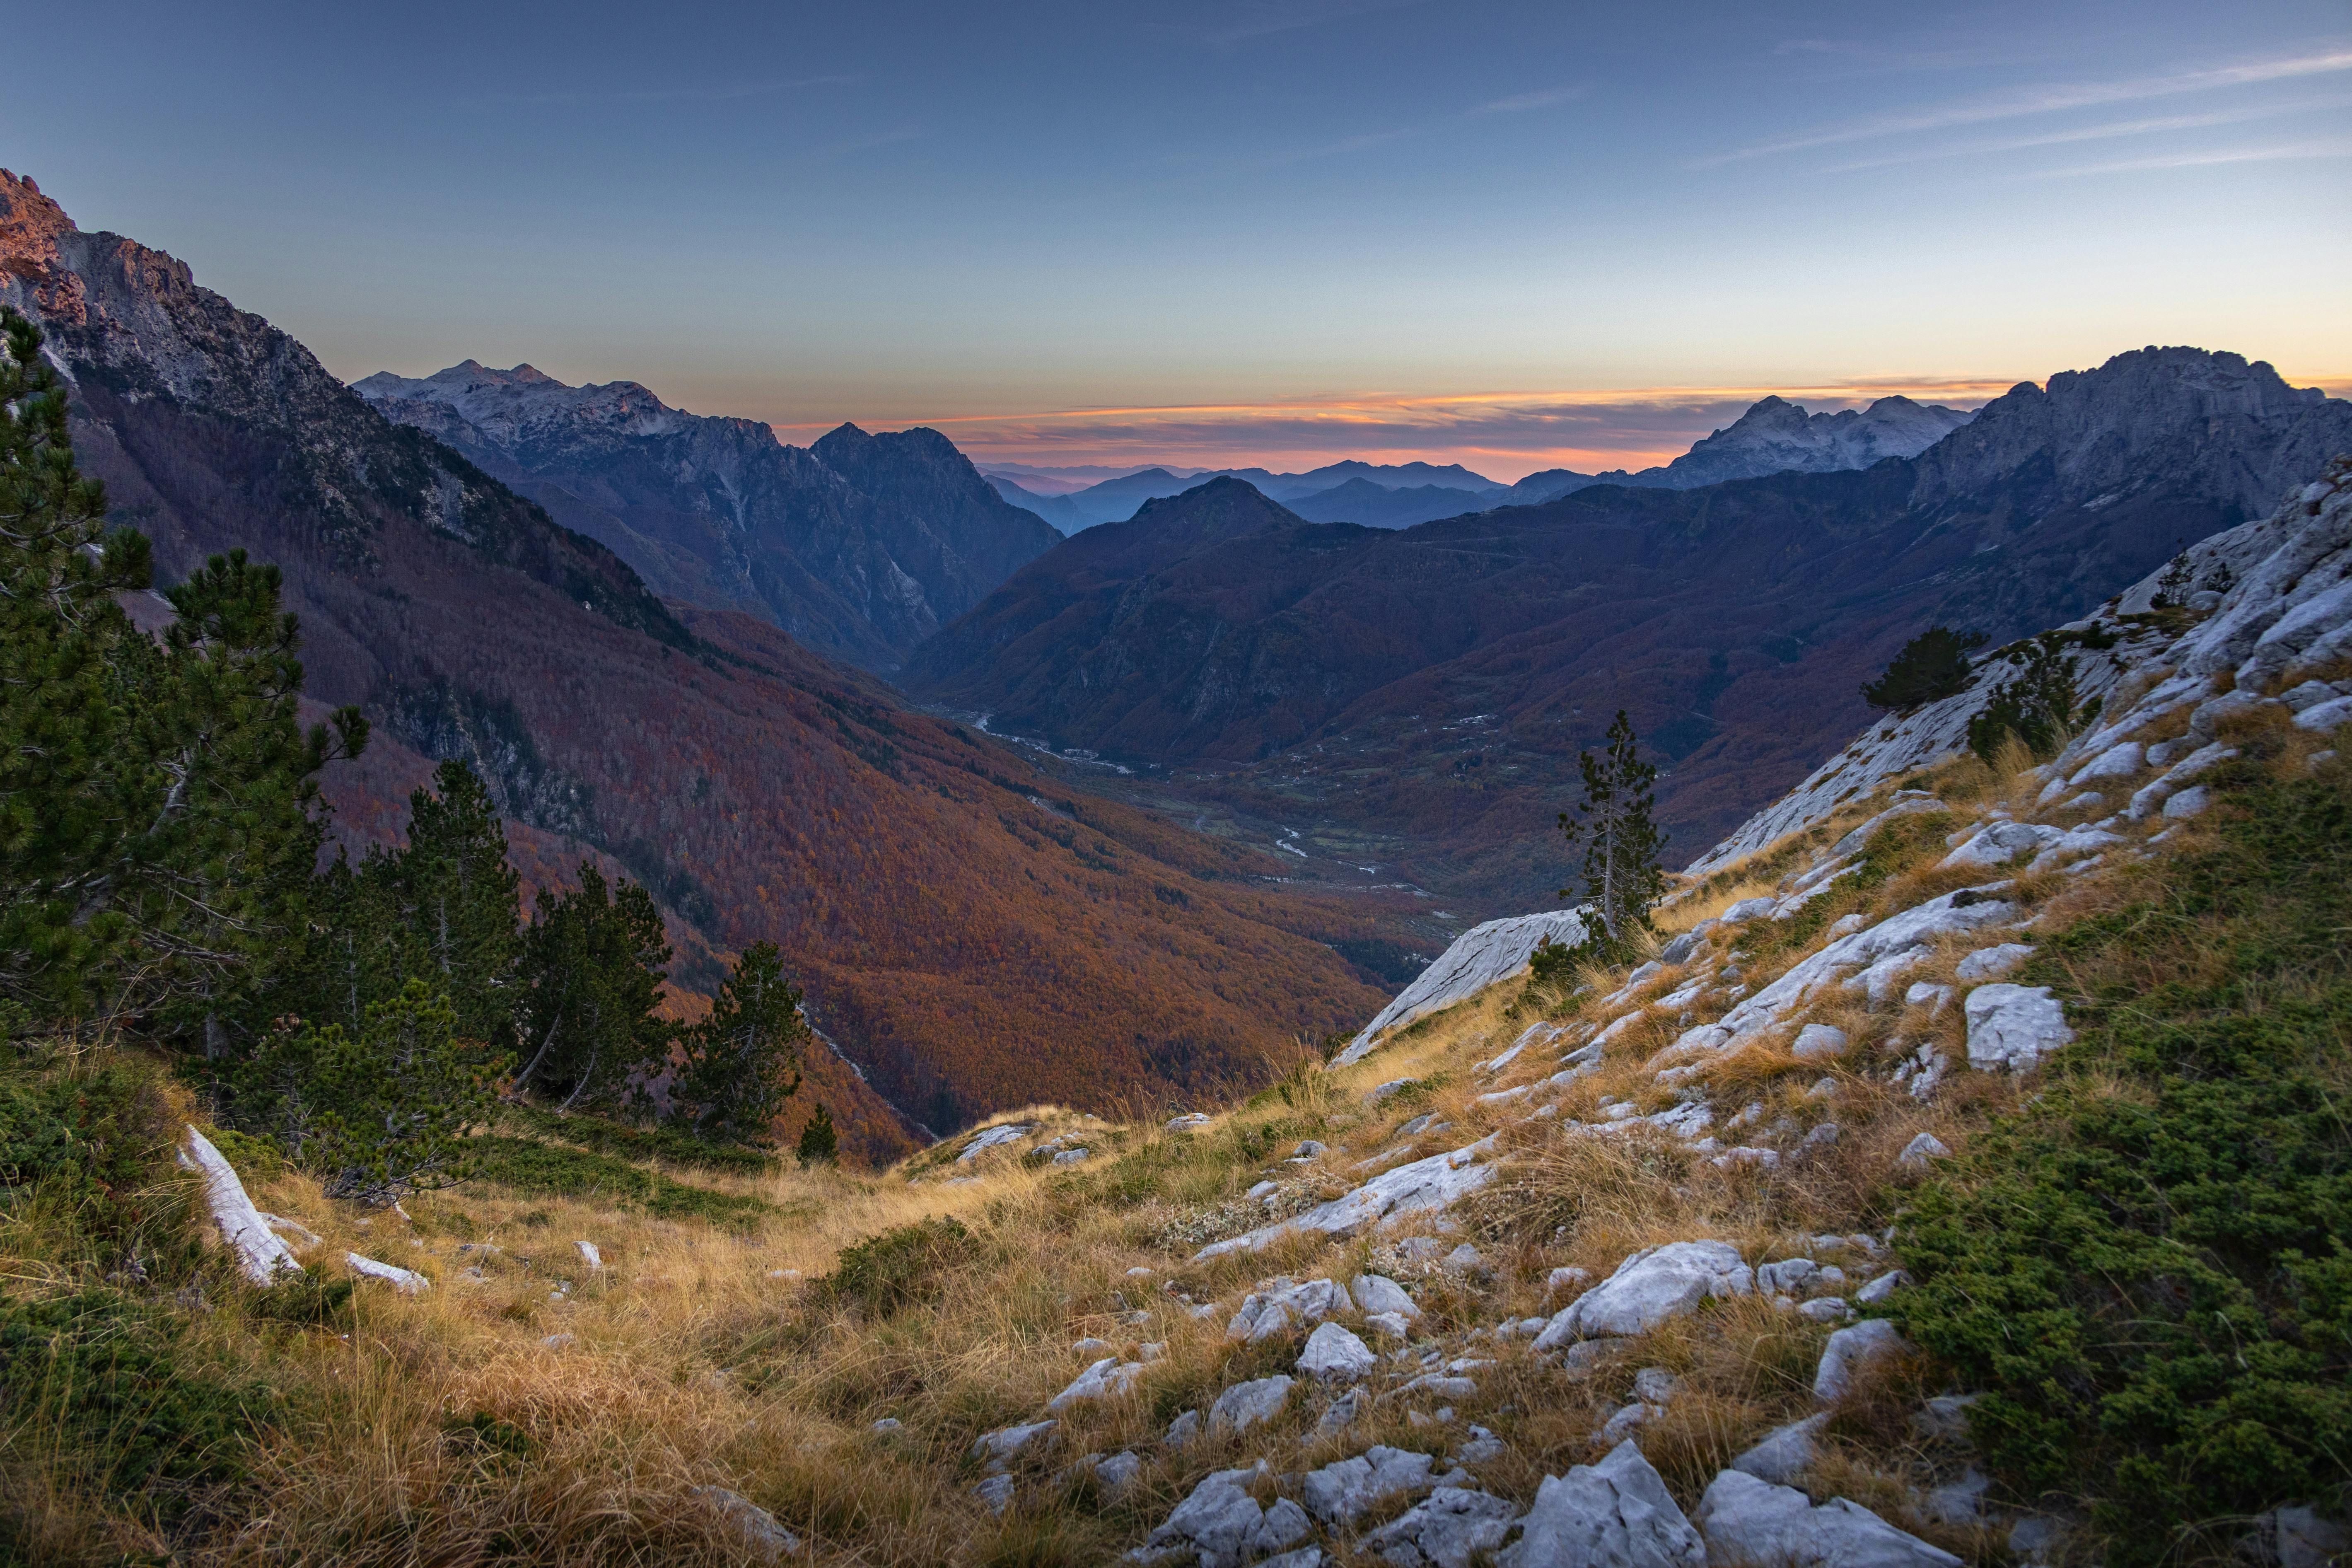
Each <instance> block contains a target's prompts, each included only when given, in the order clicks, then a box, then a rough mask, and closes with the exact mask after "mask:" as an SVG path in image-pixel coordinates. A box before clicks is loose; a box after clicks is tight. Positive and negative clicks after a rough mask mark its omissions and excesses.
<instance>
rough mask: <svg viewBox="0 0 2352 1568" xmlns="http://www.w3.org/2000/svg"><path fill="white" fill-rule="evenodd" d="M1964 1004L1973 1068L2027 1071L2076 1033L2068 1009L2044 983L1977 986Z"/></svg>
mask: <svg viewBox="0 0 2352 1568" xmlns="http://www.w3.org/2000/svg"><path fill="white" fill-rule="evenodd" d="M1966 1010H1967V1013H1968V1019H1969V1065H1970V1066H1971V1067H1975V1068H1980V1069H1985V1070H1990V1069H1991V1068H2007V1069H2008V1070H2009V1071H2011V1072H2025V1071H2028V1070H2030V1069H2031V1068H2033V1067H2034V1066H2036V1065H2037V1064H2038V1063H2040V1061H2041V1060H2042V1058H2043V1057H2044V1056H2047V1055H2048V1054H2049V1053H2050V1052H2052V1051H2054V1050H2056V1049H2057V1048H2058V1047H2061V1046H2063V1045H2067V1044H2070V1043H2071V1042H2072V1041H2073V1040H2074V1030H2072V1029H2070V1028H2068V1027H2067V1026H2066V1009H2065V1008H2064V1007H2063V1006H2062V1005H2060V1004H2059V1001H2058V999H2057V997H2056V996H2054V995H2053V994H2051V991H2050V988H2049V987H2048V986H2046V985H2035V986H2026V985H2011V984H2007V983H2005V982H2004V983H2001V984H1993V985H1979V986H1978V987H1977V988H1976V989H1975V990H1973V991H1971V992H1969V997H1968V1001H1967V1003H1966Z"/></svg>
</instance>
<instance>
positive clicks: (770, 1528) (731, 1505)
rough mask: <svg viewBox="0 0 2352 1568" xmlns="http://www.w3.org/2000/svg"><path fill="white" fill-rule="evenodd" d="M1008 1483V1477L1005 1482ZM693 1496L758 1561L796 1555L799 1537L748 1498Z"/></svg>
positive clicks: (716, 1492)
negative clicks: (721, 1522) (702, 1503)
mask: <svg viewBox="0 0 2352 1568" xmlns="http://www.w3.org/2000/svg"><path fill="white" fill-rule="evenodd" d="M1011 1484H1012V1483H1011V1480H1010V1479H1009V1478H1008V1479H1007V1481H1006V1485H1008V1486H1010V1485H1011ZM694 1495H695V1496H696V1497H698V1498H700V1499H701V1500H703V1501H704V1502H706V1503H708V1504H709V1506H710V1511H711V1512H713V1513H715V1514H717V1515H719V1518H720V1519H722V1520H724V1521H726V1522H727V1525H728V1527H729V1528H730V1530H731V1531H733V1532H734V1534H735V1537H736V1539H737V1540H739V1541H740V1542H742V1543H743V1545H744V1547H745V1548H746V1549H747V1550H749V1551H750V1552H751V1555H752V1556H753V1557H755V1558H757V1559H758V1560H760V1561H761V1562H762V1563H773V1562H774V1561H775V1560H776V1559H778V1558H779V1557H792V1556H796V1555H798V1554H799V1552H800V1550H801V1545H802V1542H801V1538H800V1537H799V1536H797V1535H794V1534H793V1532H792V1531H789V1530H786V1529H785V1528H784V1527H783V1526H782V1524H780V1523H779V1522H777V1520H776V1516H775V1515H774V1514H772V1513H770V1512H769V1511H768V1510H766V1509H764V1508H761V1506H760V1505H759V1504H758V1503H755V1502H753V1501H752V1500H751V1499H749V1498H747V1497H744V1496H742V1495H741V1494H740V1493H738V1492H731V1491H729V1490H728V1489H726V1488H725V1487H697V1488H695V1489H694ZM998 1511H999V1512H1002V1511H1003V1510H998Z"/></svg>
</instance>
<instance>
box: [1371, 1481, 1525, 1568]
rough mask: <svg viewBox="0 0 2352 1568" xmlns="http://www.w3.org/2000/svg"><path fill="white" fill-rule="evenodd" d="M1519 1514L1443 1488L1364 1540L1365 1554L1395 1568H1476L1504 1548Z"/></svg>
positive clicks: (1481, 1496) (1483, 1497)
mask: <svg viewBox="0 0 2352 1568" xmlns="http://www.w3.org/2000/svg"><path fill="white" fill-rule="evenodd" d="M1518 1515H1519V1510H1517V1509H1516V1508H1514V1507H1513V1506H1512V1505H1511V1504H1509V1503H1508V1502H1506V1501H1505V1500H1502V1499H1501V1498H1498V1497H1490V1496H1489V1495H1487V1494H1486V1493H1485V1492H1482V1491H1473V1490H1471V1489H1468V1488H1465V1487H1440V1488H1439V1489H1437V1490H1435V1491H1433V1492H1432V1493H1430V1494H1429V1496H1428V1497H1427V1498H1425V1499H1423V1500H1422V1501H1420V1502H1417V1503H1415V1504H1414V1505H1413V1506H1412V1507H1411V1508H1409V1509H1407V1510H1405V1511H1404V1512H1403V1513H1402V1514H1401V1515H1400V1516H1398V1517H1397V1518H1395V1519H1393V1520H1391V1521H1389V1522H1388V1523H1386V1524H1384V1525H1382V1526H1381V1527H1380V1529H1378V1530H1376V1531H1372V1532H1371V1533H1370V1535H1367V1536H1365V1537H1364V1541H1363V1550H1364V1551H1365V1552H1367V1553H1368V1554H1370V1555H1371V1556H1373V1557H1377V1558H1379V1559H1380V1560H1381V1562H1384V1563H1390V1564H1391V1565H1392V1568H1471V1565H1472V1563H1477V1562H1482V1561H1484V1560H1485V1558H1484V1554H1485V1553H1486V1552H1492V1551H1493V1550H1494V1549H1495V1548H1496V1547H1497V1546H1500V1545H1501V1544H1502V1543H1503V1538H1504V1537H1505V1536H1507V1535H1508V1534H1509V1533H1510V1532H1511V1523H1512V1521H1514V1520H1516V1519H1517V1518H1518Z"/></svg>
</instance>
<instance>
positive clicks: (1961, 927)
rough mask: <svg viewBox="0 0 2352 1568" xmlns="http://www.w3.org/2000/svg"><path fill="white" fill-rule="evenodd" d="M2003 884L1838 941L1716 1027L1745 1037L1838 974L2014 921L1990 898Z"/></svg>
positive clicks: (1936, 902)
mask: <svg viewBox="0 0 2352 1568" xmlns="http://www.w3.org/2000/svg"><path fill="white" fill-rule="evenodd" d="M2008 885H2009V884H2008V883H2006V882H2001V883H1995V884H1992V885H1990V886H1988V887H1981V888H1961V889H1958V890H1956V891H1954V892H1949V893H1946V894H1944V895H1942V896H1941V897H1939V898H1933V899H1929V900H1927V901H1926V902H1924V903H1919V904H1915V905H1913V906H1912V907H1911V908H1909V909H1907V910H1903V911H1902V912H1901V913H1899V914H1893V915H1889V916H1887V917H1886V919H1885V920H1883V921H1879V922H1878V923H1877V924H1876V925H1874V926H1870V927H1868V928H1866V929H1864V930H1863V931H1856V932H1854V933H1853V935H1852V936H1846V937H1840V938H1839V939H1838V940H1837V941H1835V942H1831V943H1830V944H1829V945H1828V946H1827V947H1824V948H1822V950H1821V951H1820V952H1816V953H1814V954H1813V955H1812V956H1811V958H1807V959H1804V960H1802V961H1801V962H1800V963H1795V964H1793V965H1791V966H1790V968H1789V970H1788V972H1787V973H1784V974H1782V975H1781V976H1780V979H1778V980H1776V981H1774V982H1773V983H1772V984H1769V985H1767V986H1766V987H1765V988H1764V989H1763V990H1761V991H1759V992H1758V993H1757V994H1755V995H1753V996H1750V997H1748V998H1747V999H1746V1000H1745V1001H1743V1002H1741V1003H1740V1004H1739V1005H1738V1006H1736V1007H1734V1008H1733V1009H1732V1010H1731V1011H1730V1012H1728V1013H1727V1014H1725V1015H1724V1016H1723V1018H1722V1020H1721V1022H1720V1023H1719V1024H1718V1025H1717V1027H1718V1028H1722V1029H1727V1030H1728V1031H1730V1035H1731V1037H1738V1036H1740V1035H1745V1034H1747V1033H1748V1032H1749V1031H1751V1030H1755V1029H1759V1028H1762V1027H1764V1026H1767V1025H1769V1024H1771V1023H1773V1022H1774V1021H1776V1020H1777V1019H1778V1018H1780V1016H1781V1015H1782V1014H1784V1013H1786V1012H1788V1011H1789V1010H1790V1008H1791V1007H1794V1006H1795V1005H1797V1004H1798V1003H1800V1002H1801V1001H1803V1000H1805V999H1806V998H1807V997H1809V996H1811V994H1814V993H1815V992H1816V991H1818V990H1819V989H1820V988H1822V986H1825V985H1827V984H1829V983H1830V982H1831V980H1832V978H1834V977H1835V976H1836V975H1837V974H1838V973H1840V972H1841V971H1843V970H1848V969H1866V968H1868V967H1869V966H1870V965H1872V964H1874V963H1877V962H1878V961H1879V960H1880V959H1882V958H1885V957H1887V956H1888V955H1889V954H1892V953H1898V952H1906V951H1907V950H1909V949H1912V948H1916V947H1921V946H1925V945H1927V944H1928V943H1930V942H1934V941H1935V940H1936V939H1937V938H1938V937H1941V936H1947V935H1951V934H1954V933H1957V932H1960V931H1974V930H1976V929H1977V928H1979V926H1987V925H1992V924H1995V923H1997V922H2000V921H2007V920H2011V919H2012V918H2014V917H2015V915H2016V912H2017V908H2016V906H2015V905H2014V904H2011V903H2009V902H2007V901H2005V900H2000V899H1998V898H1994V897H1991V896H1990V895H1992V894H1994V893H1996V892H1999V891H2000V890H2001V889H2004V888H2006V887H2007V886H2008Z"/></svg>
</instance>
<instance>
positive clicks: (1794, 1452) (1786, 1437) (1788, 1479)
mask: <svg viewBox="0 0 2352 1568" xmlns="http://www.w3.org/2000/svg"><path fill="white" fill-rule="evenodd" d="M1829 1420H1830V1417H1829V1412H1827V1411H1823V1412H1822V1414H1820V1415H1808V1416H1806V1417H1805V1418H1804V1419H1803V1420H1802V1421H1792V1422H1790V1424H1789V1425H1788V1426H1776V1427H1774V1428H1773V1429H1772V1430H1771V1431H1769V1432H1767V1433H1766V1434H1764V1436H1763V1437H1762V1438H1761V1439H1759V1441H1758V1442H1757V1444H1756V1446H1755V1447H1752V1448H1750V1449H1748V1451H1747V1452H1746V1453H1744V1454H1742V1455H1740V1456H1739V1458H1736V1459H1734V1460H1732V1461H1731V1468H1733V1469H1735V1470H1738V1471H1741V1472H1742V1473H1744V1474H1747V1475H1751V1476H1754V1477H1756V1478H1757V1479H1759V1480H1766V1481H1769V1482H1771V1483H1772V1484H1773V1485H1774V1486H1776V1487H1789V1486H1794V1485H1796V1484H1797V1478H1798V1477H1800V1476H1801V1475H1803V1474H1804V1473H1805V1471H1806V1470H1808V1469H1810V1468H1811V1467H1812V1463H1813V1461H1814V1460H1815V1459H1817V1458H1820V1457H1821V1451H1822V1449H1821V1442H1820V1436H1821V1430H1822V1427H1824V1426H1828V1425H1829Z"/></svg>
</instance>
